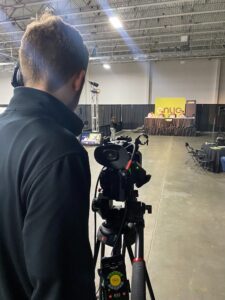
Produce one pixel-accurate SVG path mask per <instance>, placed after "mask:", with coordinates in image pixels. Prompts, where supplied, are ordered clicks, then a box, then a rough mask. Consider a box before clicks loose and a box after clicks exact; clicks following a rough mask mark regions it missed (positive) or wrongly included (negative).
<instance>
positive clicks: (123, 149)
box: [95, 136, 151, 201]
mask: <svg viewBox="0 0 225 300" xmlns="http://www.w3.org/2000/svg"><path fill="white" fill-rule="evenodd" d="M140 137H141V136H139V137H138V138H137V139H136V140H135V142H134V143H132V139H131V138H130V137H124V136H122V137H119V138H117V139H116V141H114V142H111V141H110V140H109V139H105V140H104V141H103V145H102V146H100V147H97V148H96V150H95V159H96V160H97V162H98V163H100V164H101V165H103V169H102V171H101V173H100V175H99V181H100V186H101V189H102V195H103V197H106V198H108V199H111V200H116V201H126V200H128V199H129V200H130V199H132V198H133V197H134V193H133V191H134V185H136V187H137V188H139V187H141V186H142V185H144V184H145V183H147V182H148V181H149V180H150V178H151V176H150V175H147V174H146V171H145V170H144V169H143V168H142V154H141V152H140V151H139V150H138V149H139V145H140V144H145V143H147V138H148V137H147V136H145V138H146V141H145V143H142V142H141V141H140Z"/></svg>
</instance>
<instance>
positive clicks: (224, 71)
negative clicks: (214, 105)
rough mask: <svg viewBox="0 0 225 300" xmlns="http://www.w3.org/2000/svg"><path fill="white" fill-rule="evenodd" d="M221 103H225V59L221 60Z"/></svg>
mask: <svg viewBox="0 0 225 300" xmlns="http://www.w3.org/2000/svg"><path fill="white" fill-rule="evenodd" d="M218 103H219V104H225V60H223V61H222V62H221V71H220V88H219V101H218Z"/></svg>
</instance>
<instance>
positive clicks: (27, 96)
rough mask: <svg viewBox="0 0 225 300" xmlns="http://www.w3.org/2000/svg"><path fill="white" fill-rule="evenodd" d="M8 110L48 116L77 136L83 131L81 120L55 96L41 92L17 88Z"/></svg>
mask: <svg viewBox="0 0 225 300" xmlns="http://www.w3.org/2000/svg"><path fill="white" fill-rule="evenodd" d="M7 110H8V111H9V110H11V111H12V110H17V111H18V110H19V111H24V112H30V113H31V112H32V113H37V114H41V115H47V116H48V117H51V118H52V119H54V120H55V121H56V122H57V123H58V124H59V125H60V126H62V127H64V128H66V129H68V130H69V131H71V132H72V133H73V134H75V135H76V136H77V135H79V134H80V133H81V131H82V129H83V126H84V125H83V122H82V121H81V119H80V118H79V117H78V116H77V115H76V114H75V113H73V112H72V111H71V110H69V109H68V108H67V107H66V106H65V105H64V104H63V103H62V102H61V101H59V100H58V99H57V98H55V97H54V96H52V95H50V94H48V93H46V92H43V91H41V90H37V89H33V88H27V87H17V88H15V89H14V95H13V97H12V99H11V101H10V103H9V106H8V108H7Z"/></svg>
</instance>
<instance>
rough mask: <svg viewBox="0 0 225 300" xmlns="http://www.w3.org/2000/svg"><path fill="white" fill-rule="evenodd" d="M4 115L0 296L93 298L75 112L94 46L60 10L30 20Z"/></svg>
mask: <svg viewBox="0 0 225 300" xmlns="http://www.w3.org/2000/svg"><path fill="white" fill-rule="evenodd" d="M19 63H20V69H21V73H22V80H23V86H20V87H17V88H15V90H14V95H13V97H12V99H11V101H10V104H9V106H8V108H7V110H6V111H5V113H4V114H2V115H1V116H0V141H1V147H0V178H1V184H0V299H1V300H17V299H21V300H28V299H31V300H93V299H96V297H95V287H94V268H93V258H92V253H91V249H90V244H89V237H88V217H89V192H90V170H89V162H88V156H87V153H86V151H85V150H84V148H83V147H82V146H81V145H80V143H79V142H78V141H77V139H76V136H77V135H79V134H80V132H81V130H82V127H83V123H82V122H81V120H80V119H79V118H78V117H77V116H76V115H75V114H74V110H75V108H76V106H77V104H78V102H79V98H80V94H81V91H82V88H83V84H84V79H85V73H86V70H87V65H88V51H87V49H86V47H85V45H84V44H83V40H82V38H81V36H80V34H79V33H78V32H77V31H76V30H75V29H74V28H73V27H71V26H70V25H69V24H66V23H64V22H63V21H62V19H61V18H59V17H56V16H51V15H46V14H45V15H43V16H42V17H41V18H40V20H37V21H35V22H33V23H31V24H30V25H28V26H27V29H26V31H25V33H24V35H23V38H22V41H21V47H20V50H19Z"/></svg>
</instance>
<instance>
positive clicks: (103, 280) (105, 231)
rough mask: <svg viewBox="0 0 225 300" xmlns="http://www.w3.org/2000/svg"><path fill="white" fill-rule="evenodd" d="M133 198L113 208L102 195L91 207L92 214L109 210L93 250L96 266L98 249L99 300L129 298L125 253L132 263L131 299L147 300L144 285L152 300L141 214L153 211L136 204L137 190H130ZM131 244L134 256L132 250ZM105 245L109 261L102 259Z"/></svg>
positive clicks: (153, 298) (148, 206)
mask: <svg viewBox="0 0 225 300" xmlns="http://www.w3.org/2000/svg"><path fill="white" fill-rule="evenodd" d="M133 195H134V197H132V198H133V199H132V200H130V201H129V200H128V201H126V202H125V207H124V208H119V209H118V208H115V207H113V206H112V200H109V199H106V198H105V197H102V195H101V194H99V196H98V198H97V199H95V200H94V201H93V204H92V209H93V211H95V212H96V211H99V210H100V209H102V210H103V211H104V212H106V211H110V214H109V215H108V214H107V215H108V218H106V221H105V222H103V223H102V225H101V226H100V227H99V229H98V234H97V241H96V244H95V250H94V266H95V267H96V263H97V259H98V255H99V251H100V249H101V254H100V260H101V269H100V272H99V275H100V285H99V295H100V297H99V299H100V300H106V299H119V300H120V299H121V300H128V299H129V292H130V286H129V281H128V280H127V278H126V266H125V262H124V261H125V255H126V251H127V252H128V255H129V258H130V261H131V263H132V285H131V300H146V284H147V287H148V291H149V294H150V297H151V299H152V300H155V296H154V292H153V289H152V285H151V281H150V278H149V275H148V272H147V268H146V265H145V261H144V214H145V213H146V212H147V213H149V214H150V213H151V211H152V209H151V206H150V205H146V204H145V203H143V202H139V201H137V199H136V196H137V191H133ZM106 203H107V204H106ZM104 212H103V214H104ZM121 220H122V223H121ZM133 244H134V248H135V251H134V253H133V250H132V247H131V246H132V245H133ZM106 245H107V246H110V247H112V253H111V257H108V258H104V256H105V246H106Z"/></svg>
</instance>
